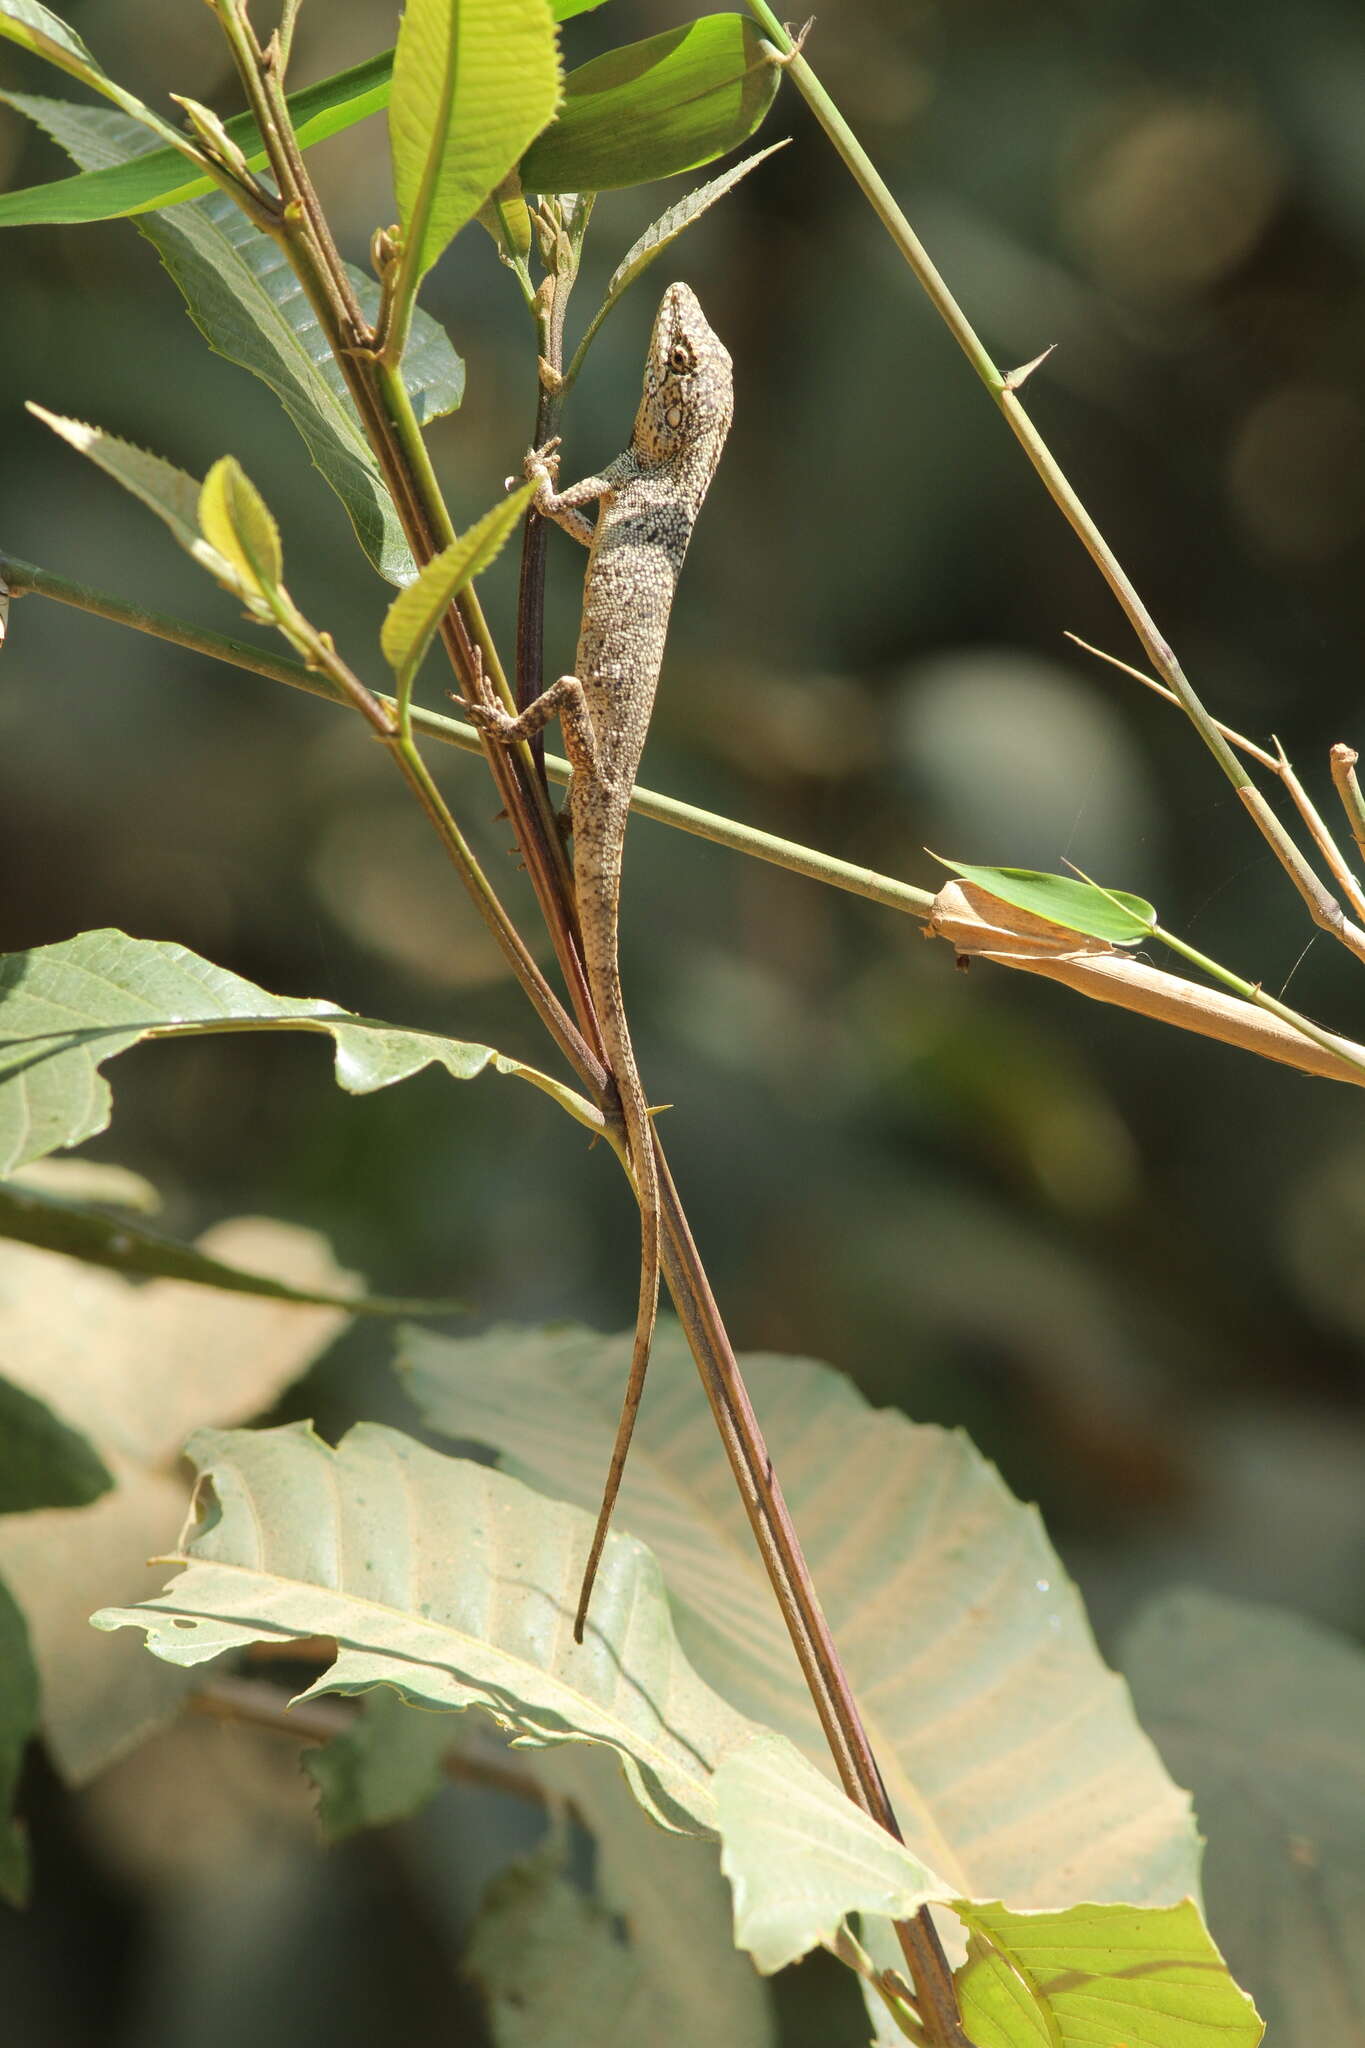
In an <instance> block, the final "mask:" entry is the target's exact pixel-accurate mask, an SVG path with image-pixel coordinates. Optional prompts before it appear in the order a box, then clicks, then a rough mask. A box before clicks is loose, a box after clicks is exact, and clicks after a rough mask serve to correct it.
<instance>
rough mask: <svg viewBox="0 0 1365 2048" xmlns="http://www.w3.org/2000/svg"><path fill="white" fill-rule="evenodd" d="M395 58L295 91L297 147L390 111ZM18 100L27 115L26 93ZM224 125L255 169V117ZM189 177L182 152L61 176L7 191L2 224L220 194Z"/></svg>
mask: <svg viewBox="0 0 1365 2048" xmlns="http://www.w3.org/2000/svg"><path fill="white" fill-rule="evenodd" d="M392 61H393V52H392V51H391V50H386V51H385V52H384V53H383V55H382V56H379V57H369V58H367V59H366V60H365V62H364V63H363V64H355V65H352V66H351V68H350V70H348V71H339V72H337V73H336V74H335V76H334V77H332V78H323V79H320V80H319V81H318V83H317V84H316V85H308V86H304V87H303V89H302V90H301V91H299V92H291V93H290V95H289V108H290V112H291V114H292V115H293V119H294V130H295V134H296V135H297V137H298V140H299V142H300V144H301V145H302V146H303V147H304V148H305V149H306V148H307V147H308V146H309V144H310V143H313V142H321V141H323V140H324V139H325V138H326V137H327V136H329V135H336V134H338V133H339V132H340V131H341V130H342V129H343V128H349V127H351V126H352V125H353V123H355V122H356V121H363V120H364V119H365V118H366V117H367V115H370V114H376V113H378V112H379V111H380V109H381V108H382V107H384V106H386V105H387V104H388V97H389V72H390V70H391V68H392ZM16 99H17V100H18V101H19V104H20V111H23V106H22V95H17V96H16ZM223 127H224V129H225V130H226V132H227V134H228V137H229V138H230V140H231V141H233V142H235V143H236V144H237V146H238V148H239V149H241V150H242V151H243V152H244V153H245V156H246V159H247V163H248V165H249V166H250V167H251V169H253V170H259V169H260V168H261V167H262V166H263V165H264V163H265V161H266V155H265V151H264V150H263V149H262V147H261V138H260V133H259V131H258V129H257V127H256V123H255V121H254V120H253V119H252V117H251V115H250V114H235V115H234V116H233V118H232V119H231V120H230V121H225V122H224V123H223ZM186 172H187V166H186V163H185V159H184V157H183V156H182V155H181V153H180V151H179V150H178V149H152V150H149V151H148V152H147V154H146V155H144V156H139V157H136V158H134V159H133V160H132V161H131V162H129V163H126V164H113V165H110V166H109V167H108V168H107V169H105V170H98V171H81V172H80V173H79V174H78V175H77V176H76V177H74V178H57V179H54V180H53V182H52V183H51V184H47V185H30V186H27V187H26V188H25V189H24V190H22V191H19V192H3V193H0V227H22V226H37V225H44V224H46V223H49V222H58V221H61V222H80V221H95V220H115V219H120V218H126V217H127V216H128V215H130V214H138V213H150V212H152V211H153V210H154V209H156V208H158V207H164V206H177V205H179V204H180V203H181V202H182V201H183V200H186V199H200V198H202V197H203V196H204V194H205V193H208V192H212V191H213V190H214V189H215V188H214V185H213V181H212V179H210V178H196V177H194V176H193V175H192V173H191V175H189V176H188V177H187V175H186Z"/></svg>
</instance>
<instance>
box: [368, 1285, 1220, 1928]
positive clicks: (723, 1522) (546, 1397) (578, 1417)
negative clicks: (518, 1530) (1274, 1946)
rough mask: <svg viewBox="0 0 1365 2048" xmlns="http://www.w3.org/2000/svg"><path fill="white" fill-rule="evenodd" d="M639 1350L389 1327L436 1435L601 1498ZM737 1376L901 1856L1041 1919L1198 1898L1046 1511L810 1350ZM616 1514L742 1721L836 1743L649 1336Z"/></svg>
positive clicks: (689, 1390)
mask: <svg viewBox="0 0 1365 2048" xmlns="http://www.w3.org/2000/svg"><path fill="white" fill-rule="evenodd" d="M629 1360H630V1341H629V1338H628V1337H621V1338H613V1339H611V1340H609V1341H608V1340H605V1339H603V1338H601V1337H599V1336H596V1335H595V1334H593V1333H592V1332H590V1331H583V1330H572V1329H569V1330H563V1329H561V1330H553V1331H539V1330H513V1329H503V1330H493V1331H490V1332H488V1333H487V1334H486V1335H484V1336H482V1337H476V1338H470V1339H466V1340H457V1339H441V1338H435V1337H432V1336H430V1335H428V1334H426V1333H424V1332H421V1331H416V1330H414V1331H409V1332H404V1333H403V1335H402V1337H401V1338H400V1352H399V1367H400V1371H401V1375H402V1378H403V1380H404V1383H405V1385H406V1386H407V1388H408V1391H409V1393H410V1394H411V1395H412V1398H413V1399H414V1401H415V1402H416V1403H417V1406H418V1408H419V1409H420V1410H421V1412H422V1414H423V1416H424V1417H425V1418H426V1420H427V1421H428V1422H429V1423H430V1424H431V1425H432V1426H433V1427H435V1428H437V1429H441V1430H444V1431H446V1432H447V1433H448V1434H450V1435H458V1436H460V1437H461V1438H464V1439H469V1438H471V1437H472V1438H475V1439H477V1440H478V1441H481V1442H484V1443H490V1444H493V1445H496V1446H497V1448H498V1449H499V1450H500V1451H501V1452H502V1453H503V1455H504V1457H505V1458H510V1459H511V1460H512V1461H513V1468H514V1469H515V1470H516V1471H517V1473H518V1474H519V1475H520V1476H521V1477H523V1478H526V1479H529V1480H530V1481H531V1483H532V1484H534V1485H537V1486H541V1487H544V1488H545V1489H546V1490H549V1491H553V1492H556V1493H559V1494H562V1495H564V1496H565V1497H566V1498H568V1499H570V1500H574V1501H577V1502H579V1503H580V1504H581V1505H582V1506H584V1507H587V1508H594V1509H595V1507H596V1505H597V1501H598V1497H599V1494H600V1490H601V1483H602V1474H603V1472H604V1471H605V1470H606V1467H607V1461H608V1458H609V1456H610V1449H611V1442H612V1438H613V1434H614V1431H615V1427H616V1416H617V1411H618V1408H619V1405H620V1397H621V1388H622V1386H623V1385H624V1383H625V1376H626V1372H627V1368H628V1366H629ZM742 1363H743V1367H744V1376H745V1380H746V1383H747V1384H748V1387H749V1390H750V1393H751V1394H752V1396H753V1400H754V1405H755V1407H756V1408H757V1409H758V1412H759V1415H760V1417H761V1418H762V1421H763V1425H764V1430H765V1433H766V1436H767V1440H768V1446H769V1449H770V1450H771V1452H772V1456H773V1460H774V1463H775V1464H776V1467H777V1469H778V1471H779V1472H780V1473H781V1474H782V1480H783V1486H784V1488H785V1490H786V1494H787V1502H788V1506H789V1507H790V1509H791V1513H792V1518H793V1520H794V1522H795V1524H796V1526H797V1528H798V1529H800V1531H801V1534H802V1541H803V1544H804V1546H805V1551H806V1557H807V1561H808V1563H809V1565H810V1569H811V1573H812V1576H813V1577H814V1580H815V1583H816V1585H817V1586H818V1587H819V1589H820V1598H821V1601H822V1604H823V1606H824V1609H825V1612H826V1613H827V1615H828V1616H829V1621H830V1626H831V1628H832V1629H833V1632H834V1637H835V1640H836V1641H837V1643H838V1644H839V1648H840V1652H841V1654H842V1656H843V1659H844V1662H845V1664H846V1666H847V1669H848V1674H849V1679H850V1682H851V1684H852V1687H853V1691H854V1694H855V1696H856V1697H857V1698H858V1699H859V1701H860V1702H861V1704H862V1707H863V1711H864V1717H865V1720H866V1723H867V1730H868V1737H869V1740H870V1741H871V1744H872V1747H873V1750H874V1751H875V1753H876V1756H877V1759H878V1762H879V1763H880V1765H881V1768H882V1771H883V1774H884V1776H885V1778H886V1782H887V1788H888V1791H889V1793H890V1797H891V1801H892V1804H893V1806H894V1807H895V1808H896V1811H897V1813H898V1814H899V1816H900V1819H901V1823H902V1826H903V1828H904V1830H905V1835H906V1841H907V1844H908V1847H909V1849H910V1850H911V1852H912V1854H914V1855H916V1856H918V1857H919V1858H920V1859H921V1860H922V1861H923V1862H924V1863H926V1864H927V1865H929V1866H930V1867H931V1868H932V1869H934V1870H937V1871H939V1872H940V1873H941V1874H942V1876H943V1877H944V1878H945V1879H946V1880H947V1881H949V1882H950V1883H951V1884H952V1885H953V1888H954V1890H956V1891H959V1892H961V1893H964V1894H976V1895H977V1896H980V1897H994V1896H998V1895H999V1894H1001V1893H1003V1894H1004V1895H1005V1896H1006V1897H1008V1898H1010V1899H1011V1900H1012V1901H1013V1902H1014V1903H1016V1904H1018V1905H1027V1906H1031V1905H1038V1906H1043V1905H1056V1904H1057V1903H1058V1898H1057V1891H1056V1885H1057V1877H1056V1873H1057V1872H1058V1871H1059V1870H1065V1871H1066V1872H1067V1889H1068V1891H1069V1892H1070V1893H1071V1895H1072V1896H1073V1897H1074V1896H1075V1895H1076V1894H1078V1893H1079V1894H1082V1895H1084V1896H1086V1897H1091V1898H1111V1899H1113V1898H1120V1899H1121V1898H1135V1899H1139V1900H1141V1901H1143V1902H1147V1903H1161V1904H1166V1903H1170V1902H1171V1901H1172V1900H1174V1899H1177V1898H1180V1897H1183V1896H1184V1895H1185V1894H1186V1893H1189V1892H1192V1891H1193V1890H1194V1889H1195V1887H1196V1885H1197V1881H1198V1880H1197V1872H1198V1842H1197V1838H1196V1835H1195V1833H1194V1829H1193V1827H1192V1825H1191V1821H1190V1813H1189V1800H1188V1798H1187V1797H1186V1795H1185V1794H1183V1793H1182V1792H1180V1791H1178V1790H1177V1789H1176V1787H1175V1786H1174V1785H1173V1784H1172V1783H1171V1781H1170V1779H1169V1778H1168V1777H1167V1775H1166V1773H1165V1771H1164V1770H1163V1769H1162V1767H1161V1764H1160V1762H1159V1760H1158V1758H1157V1756H1156V1754H1155V1751H1154V1750H1153V1748H1152V1746H1151V1744H1150V1742H1149V1741H1148V1740H1147V1738H1146V1737H1145V1736H1144V1735H1143V1733H1142V1731H1141V1730H1140V1729H1139V1727H1138V1725H1137V1722H1136V1719H1135V1718H1134V1715H1133V1710H1132V1705H1131V1703H1130V1701H1129V1698H1128V1694H1127V1690H1126V1688H1125V1686H1124V1685H1123V1682H1122V1680H1120V1679H1119V1678H1117V1677H1115V1675H1114V1674H1113V1673H1112V1672H1111V1671H1109V1670H1107V1669H1106V1667H1105V1665H1104V1664H1103V1662H1102V1661H1101V1659H1100V1657H1099V1654H1098V1652H1097V1650H1096V1648H1095V1644H1094V1640H1093V1637H1092V1636H1091V1633H1090V1629H1089V1626H1088V1624H1087V1622H1086V1618H1085V1614H1084V1611H1083V1609H1082V1606H1081V1602H1080V1599H1079V1597H1078V1595H1077V1593H1076V1590H1075V1588H1074V1587H1073V1586H1072V1585H1071V1583H1070V1581H1069V1580H1068V1579H1067V1577H1066V1574H1065V1572H1064V1571H1063V1569H1062V1567H1061V1565H1060V1563H1059V1561H1058V1559H1057V1556H1056V1554H1055V1552H1054V1551H1053V1550H1052V1547H1051V1545H1050V1544H1049V1543H1048V1541H1047V1538H1046V1536H1045V1534H1044V1532H1043V1529H1042V1525H1041V1523H1040V1521H1039V1519H1038V1515H1037V1512H1036V1510H1034V1509H1032V1508H1028V1507H1024V1506H1022V1505H1021V1504H1020V1503H1019V1502H1018V1501H1016V1500H1014V1499H1013V1498H1012V1497H1011V1496H1010V1494H1009V1493H1008V1491H1007V1490H1006V1488H1005V1487H1004V1485H1003V1484H1002V1482H1001V1480H1000V1478H999V1475H998V1474H997V1473H996V1471H995V1470H994V1468H993V1467H992V1466H990V1465H988V1464H987V1463H986V1461H985V1460H984V1459H983V1458H981V1457H980V1456H979V1455H978V1454H977V1452H976V1451H975V1450H973V1448H972V1446H971V1445H970V1443H968V1441H967V1440H966V1438H965V1437H963V1436H961V1435H957V1434H953V1433H949V1432H946V1431H943V1430H940V1429H934V1428H930V1427H927V1426H917V1425H915V1424H912V1423H910V1422H908V1421H907V1420H906V1419H905V1417H904V1416H902V1415H899V1414H897V1413H896V1412H895V1411H894V1410H890V1409H882V1410H875V1409H872V1408H869V1407H868V1405H867V1403H866V1402H865V1401H864V1400H863V1399H862V1397H861V1396H860V1395H859V1394H858V1392H857V1391H856V1389H855V1388H854V1387H853V1386H852V1385H851V1384H850V1383H849V1381H848V1380H846V1379H845V1378H844V1377H843V1376H842V1375H841V1374H839V1373H836V1372H834V1371H832V1370H831V1369H830V1368H829V1367H828V1366H823V1365H818V1364H816V1363H814V1362H813V1361H812V1360H810V1359H803V1358H785V1357H771V1356H766V1355H760V1356H751V1357H747V1358H745V1359H744V1360H743V1361H742ZM618 1520H619V1522H620V1525H621V1526H622V1527H623V1528H625V1529H629V1530H630V1531H631V1532H632V1533H633V1534H635V1535H637V1536H640V1537H642V1538H643V1539H644V1540H645V1541H646V1542H647V1543H648V1544H649V1546H650V1548H651V1550H652V1551H653V1552H654V1554H655V1556H656V1557H657V1558H658V1559H659V1562H660V1564H661V1565H662V1567H663V1570H664V1573H665V1575H666V1578H667V1581H668V1587H669V1592H670V1596H671V1599H672V1602H673V1606H674V1612H675V1616H676V1620H677V1627H678V1633H679V1640H680V1641H681V1642H682V1644H683V1647H684V1649H685V1650H686V1652H687V1654H688V1656H689V1657H690V1658H691V1660H692V1662H693V1663H694V1664H695V1665H696V1666H697V1669H698V1670H699V1671H700V1672H701V1674H702V1675H703V1677H704V1678H705V1679H706V1680H707V1682H708V1683H709V1684H710V1685H712V1686H714V1687H715V1688H716V1690H717V1691H718V1692H722V1693H724V1694H725V1696H726V1697H727V1698H728V1699H730V1700H731V1701H732V1702H733V1703H734V1704H735V1706H736V1707H738V1708H739V1709H740V1711H741V1712H743V1713H745V1714H748V1715H749V1716H750V1717H751V1718H752V1719H754V1720H756V1721H760V1722H763V1723H766V1724H767V1725H769V1726H771V1727H773V1728H775V1729H777V1730H779V1731H780V1732H781V1733H783V1734H785V1735H787V1736H788V1737H789V1738H790V1740H791V1741H793V1742H794V1743H796V1745H797V1747H798V1748H800V1749H802V1750H803V1751H804V1753H805V1754H806V1756H807V1757H808V1758H810V1759H812V1760H813V1761H815V1762H816V1763H821V1762H822V1761H823V1759H824V1757H825V1754H826V1745H825V1742H824V1738H823V1736H822V1734H821V1731H820V1727H819V1723H818V1721H817V1719H816V1717H815V1713H814V1709H813V1708H812V1706H811V1702H810V1696H809V1694H808V1693H807V1691H806V1688H805V1685H804V1684H803V1682H802V1679H801V1675H800V1671H799V1669H798V1667H797V1664H796V1660H795V1658H794V1656H793V1654H792V1651H791V1648H790V1645H789V1643H788V1640H787V1636H786V1631H785V1629H784V1628H783V1626H782V1622H781V1619H780V1617H779V1616H778V1613H777V1611H776V1608H775V1606H774V1603H773V1599H772V1594H771V1590H770V1588H769V1586H768V1582H767V1580H766V1578H765V1577H764V1575H763V1572H762V1569H761V1567H760V1566H759V1564H758V1562H757V1560H756V1558H755V1556H754V1551H753V1540H752V1537H751V1534H750V1531H749V1525H748V1521H747V1519H746V1517H745V1515H744V1512H743V1509H742V1508H741V1506H740V1504H739V1502H738V1500H737V1499H736V1496H735V1489H734V1482H733V1480H732V1478H731V1476H730V1470H729V1466H728V1464H727V1462H726V1460H725V1457H724V1455H723V1453H722V1451H721V1449H720V1446H719V1443H718V1441H717V1439H716V1433H715V1428H714V1425H713V1423H712V1421H711V1416H710V1409H709V1407H708V1406H707V1403H706V1397H705V1394H704V1393H703V1391H702V1388H701V1384H700V1381H699V1379H698V1376H697V1371H696V1367H695V1366H694V1364H693V1362H692V1359H691V1356H690V1354H689V1353H688V1351H687V1348H686V1345H685V1344H684V1342H683V1340H682V1337H681V1334H680V1333H679V1331H678V1329H677V1327H676V1325H674V1324H671V1323H667V1322H665V1323H661V1325H660V1328H659V1333H658V1336H657V1337H656V1339H655V1345H654V1353H653V1360H652V1363H651V1368H650V1384H649V1399H648V1400H647V1401H646V1402H645V1404H644V1407H643V1408H642V1410H641V1414H640V1421H639V1426H638V1428H637V1431H636V1436H635V1442H634V1445H633V1446H632V1449H631V1455H630V1460H629V1462H628V1464H627V1466H626V1475H625V1480H624V1483H623V1486H622V1491H621V1502H620V1507H619V1510H618Z"/></svg>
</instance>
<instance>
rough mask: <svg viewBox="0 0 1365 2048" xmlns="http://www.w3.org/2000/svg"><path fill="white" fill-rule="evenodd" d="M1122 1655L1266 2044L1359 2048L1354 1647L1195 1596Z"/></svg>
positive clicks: (1160, 1617) (1144, 1626) (1361, 1878)
mask: <svg viewBox="0 0 1365 2048" xmlns="http://www.w3.org/2000/svg"><path fill="white" fill-rule="evenodd" d="M1120 1649H1121V1658H1122V1663H1123V1668H1124V1671H1125V1672H1126V1674H1127V1677H1128V1682H1129V1684H1130V1685H1131V1686H1132V1688H1133V1694H1134V1698H1135V1699H1136V1702H1137V1708H1138V1712H1139V1713H1140V1714H1141V1716H1142V1719H1143V1722H1144V1724H1145V1726H1146V1727H1147V1728H1148V1729H1149V1730H1150V1732H1151V1734H1152V1735H1153V1736H1154V1737H1155V1739H1156V1743H1157V1747H1158V1748H1159V1749H1160V1751H1161V1753H1162V1755H1163V1756H1164V1757H1165V1759H1166V1762H1167V1764H1168V1765H1169V1766H1170V1768H1171V1770H1172V1771H1174V1772H1175V1774H1176V1775H1177V1777H1178V1778H1179V1779H1180V1782H1181V1784H1182V1785H1188V1786H1189V1787H1190V1789H1191V1791H1192V1792H1193V1793H1194V1803H1195V1810H1196V1812H1197V1813H1198V1815H1199V1822H1200V1826H1201V1828H1202V1829H1203V1831H1204V1833H1205V1834H1206V1835H1207V1836H1208V1848H1207V1850H1206V1852H1205V1866H1204V1882H1205V1891H1206V1896H1207V1900H1208V1914H1209V1924H1210V1925H1211V1927H1212V1928H1213V1930H1214V1932H1215V1934H1216V1935H1217V1937H1218V1941H1219V1944H1220V1946H1221V1947H1222V1949H1223V1951H1224V1953H1225V1955H1226V1956H1227V1959H1228V1965H1229V1967H1230V1968H1231V1970H1232V1971H1233V1974H1234V1975H1235V1976H1236V1977H1237V1979H1238V1981H1239V1982H1240V1983H1242V1984H1245V1985H1246V1987H1247V1989H1248V1990H1249V1991H1250V1992H1251V1993H1252V1995H1253V1996H1254V1998H1255V2000H1256V2003H1257V2005H1258V2006H1259V2007H1260V2009H1261V2011H1262V2012H1263V2013H1264V2014H1265V2020H1266V2027H1267V2031H1268V2033H1269V2037H1270V2039H1271V2040H1272V2041H1273V2042H1275V2043H1276V2044H1278V2048H1318V2044H1319V2043H1323V2042H1329V2041H1331V2042H1338V2041H1340V2042H1345V2041H1351V2040H1354V2039H1356V2038H1358V2037H1359V2038H1362V2039H1365V1941H1362V1939H1361V1929H1362V1925H1365V1918H1363V1916H1365V1746H1363V1745H1362V1740H1361V1737H1362V1730H1365V1652H1362V1650H1361V1648H1360V1645H1359V1644H1358V1643H1355V1642H1351V1641H1348V1640H1347V1639H1346V1638H1345V1637H1344V1636H1339V1635H1337V1634H1335V1633H1334V1632H1333V1631H1332V1630H1330V1629H1325V1628H1322V1627H1320V1626H1319V1625H1318V1624H1317V1623H1316V1622H1311V1621H1307V1620H1305V1619H1303V1618H1302V1617H1301V1616H1299V1615H1294V1614H1288V1613H1286V1612H1284V1611H1283V1610H1282V1609H1279V1608H1274V1607H1261V1606H1252V1605H1250V1604H1249V1603H1244V1602H1241V1601H1233V1600H1224V1599H1220V1598H1218V1597H1217V1596H1216V1595H1214V1594H1212V1593H1205V1592H1199V1591H1195V1590H1194V1589H1192V1588H1190V1589H1183V1590H1181V1591H1179V1592H1172V1593H1166V1594H1162V1595H1160V1596H1158V1598H1156V1599H1155V1600H1152V1601H1150V1602H1148V1604H1147V1605H1146V1606H1145V1607H1144V1609H1143V1610H1142V1612H1141V1614H1140V1615H1139V1617H1138V1619H1137V1621H1136V1622H1135V1623H1134V1625H1133V1626H1132V1627H1131V1628H1130V1629H1129V1630H1128V1632H1127V1633H1126V1635H1125V1636H1124V1639H1123V1641H1122V1644H1121V1646H1120ZM1309 1959H1311V1960H1309Z"/></svg>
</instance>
